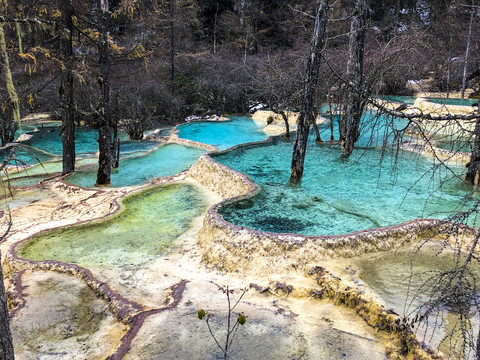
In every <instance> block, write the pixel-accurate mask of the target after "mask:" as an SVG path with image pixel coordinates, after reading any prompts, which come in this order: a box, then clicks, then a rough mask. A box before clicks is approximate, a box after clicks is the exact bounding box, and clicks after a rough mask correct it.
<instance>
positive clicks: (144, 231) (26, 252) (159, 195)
mask: <svg viewBox="0 0 480 360" xmlns="http://www.w3.org/2000/svg"><path fill="white" fill-rule="evenodd" d="M123 204H124V205H125V209H124V210H123V211H121V213H119V214H118V215H116V216H113V217H112V218H109V219H107V220H105V221H102V222H98V223H94V224H91V225H80V226H73V227H69V228H66V229H59V230H53V231H49V232H47V233H44V234H41V235H39V236H36V237H34V238H32V239H31V240H28V241H27V242H26V243H24V244H22V245H21V246H20V248H19V249H18V250H17V251H18V254H19V256H21V257H23V258H26V259H30V260H38V261H40V260H57V261H63V262H67V263H72V264H77V265H80V266H84V267H89V266H103V267H137V266H139V265H142V264H144V263H146V262H148V261H150V260H152V259H154V258H156V257H159V256H162V255H163V254H164V253H165V252H166V251H167V250H168V249H169V248H170V246H171V244H172V242H173V241H174V240H175V239H176V238H177V237H178V236H180V235H181V234H182V233H184V232H185V231H186V230H187V229H188V228H189V226H190V223H191V221H192V219H193V218H195V217H197V216H199V215H200V214H201V213H202V212H203V211H204V210H205V208H206V203H205V202H204V200H203V198H202V196H201V195H200V194H199V193H198V191H197V190H196V189H195V188H194V187H193V186H191V185H186V184H173V185H168V186H164V187H156V188H152V189H148V190H145V191H142V192H141V193H138V194H136V195H132V196H130V197H128V198H126V199H125V200H124V201H123Z"/></svg>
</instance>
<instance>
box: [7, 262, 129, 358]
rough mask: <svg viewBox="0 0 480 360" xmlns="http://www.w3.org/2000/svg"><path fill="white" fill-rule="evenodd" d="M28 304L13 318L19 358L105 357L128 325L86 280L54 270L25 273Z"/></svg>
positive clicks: (16, 349)
mask: <svg viewBox="0 0 480 360" xmlns="http://www.w3.org/2000/svg"><path fill="white" fill-rule="evenodd" d="M22 285H23V290H24V296H25V299H26V306H25V307H24V308H22V309H21V310H20V311H19V313H18V314H17V315H16V316H15V317H14V318H13V319H12V322H11V328H12V335H13V343H14V347H15V358H16V359H19V360H21V359H44V360H56V359H72V360H73V359H78V360H81V359H100V358H105V356H108V355H109V354H112V353H113V352H115V350H116V347H118V346H119V345H120V339H121V337H122V336H123V335H124V334H125V332H126V330H127V327H126V326H125V325H123V324H121V323H119V322H118V321H116V320H115V317H114V315H113V314H112V312H111V311H110V310H109V309H108V307H107V306H106V303H105V301H104V300H102V299H100V298H99V297H98V296H97V295H96V294H95V293H94V292H93V290H92V289H90V288H89V287H88V286H87V285H86V284H84V283H83V282H82V281H81V280H79V279H76V278H72V277H71V276H68V275H63V274H58V273H55V272H43V271H35V272H27V273H25V274H24V275H23V276H22Z"/></svg>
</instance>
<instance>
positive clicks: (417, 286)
mask: <svg viewBox="0 0 480 360" xmlns="http://www.w3.org/2000/svg"><path fill="white" fill-rule="evenodd" d="M462 259H463V260H464V259H465V257H464V256H463V257H462ZM463 260H462V261H463ZM455 263H456V255H455V253H454V250H453V249H452V248H451V247H450V246H444V245H443V244H442V243H441V242H439V241H438V242H437V241H433V240H432V241H430V242H427V243H424V244H422V246H420V247H419V246H418V245H414V246H408V247H402V248H398V249H394V250H389V251H379V252H375V253H371V254H365V255H361V256H358V257H353V258H350V259H338V260H334V261H332V264H333V265H330V266H329V265H327V266H329V268H331V269H335V270H334V273H335V274H336V275H337V276H340V277H342V278H349V279H351V280H354V282H355V283H356V284H357V286H366V287H367V288H369V289H372V290H373V292H374V293H375V294H376V295H377V296H379V297H380V298H381V301H382V302H383V303H385V305H386V306H387V307H388V308H393V309H394V310H395V311H396V312H397V313H398V314H400V315H401V316H410V317H412V312H413V311H414V310H415V308H417V307H418V306H419V305H421V304H425V303H427V302H428V301H429V300H430V295H431V290H430V286H431V284H432V283H431V282H430V281H431V280H432V279H434V278H435V277H436V276H438V275H439V274H440V273H441V272H445V271H449V270H452V269H453V268H454V266H455ZM469 270H472V272H473V273H475V274H476V277H478V275H479V274H480V266H479V264H478V262H477V261H475V260H474V263H473V264H472V266H471V267H469ZM355 278H356V280H355ZM359 280H361V281H360V282H359ZM427 284H428V285H427ZM442 309H444V308H442ZM443 315H445V318H444V319H445V320H444V322H442V321H439V319H433V318H432V319H431V322H430V324H429V327H428V328H426V327H425V326H420V327H419V328H418V329H417V334H418V336H419V338H420V340H425V341H426V342H427V343H428V344H430V345H433V346H435V347H438V346H439V345H440V344H441V345H440V348H441V349H442V350H443V351H445V352H446V353H448V352H450V349H449V341H450V339H448V338H447V339H446V340H445V341H443V340H444V339H443V338H444V336H445V333H446V332H445V331H446V330H445V329H453V328H454V326H455V324H457V321H458V316H457V315H456V313H455V312H449V313H448V312H446V311H445V312H444V313H443ZM474 322H477V321H476V320H474ZM476 326H478V324H477V325H476ZM417 327H418V326H417ZM434 328H435V331H434V332H433V329H434Z"/></svg>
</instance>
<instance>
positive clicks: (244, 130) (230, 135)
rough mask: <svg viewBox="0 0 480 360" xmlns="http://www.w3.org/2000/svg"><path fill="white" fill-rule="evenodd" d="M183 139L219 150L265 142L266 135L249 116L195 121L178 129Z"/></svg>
mask: <svg viewBox="0 0 480 360" xmlns="http://www.w3.org/2000/svg"><path fill="white" fill-rule="evenodd" d="M178 130H179V133H178V136H179V137H181V138H183V139H188V140H193V141H199V142H203V143H205V144H209V145H213V146H216V147H217V148H219V149H227V148H229V147H232V146H235V145H238V144H242V143H248V142H253V141H261V140H265V138H266V135H265V133H264V132H263V131H262V128H261V127H259V126H258V125H257V124H256V123H255V122H254V121H253V120H252V119H251V118H250V117H249V116H232V117H230V121H218V122H212V121H195V122H191V123H188V124H184V125H180V126H179V127H178Z"/></svg>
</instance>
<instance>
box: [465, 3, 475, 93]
mask: <svg viewBox="0 0 480 360" xmlns="http://www.w3.org/2000/svg"><path fill="white" fill-rule="evenodd" d="M475 13H476V12H474V11H473V10H472V12H471V14H470V24H469V26H468V35H467V49H466V50H465V62H464V64H463V77H462V99H463V98H464V97H465V89H466V88H467V68H468V55H469V53H470V43H471V40H472V24H473V19H474V15H475Z"/></svg>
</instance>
